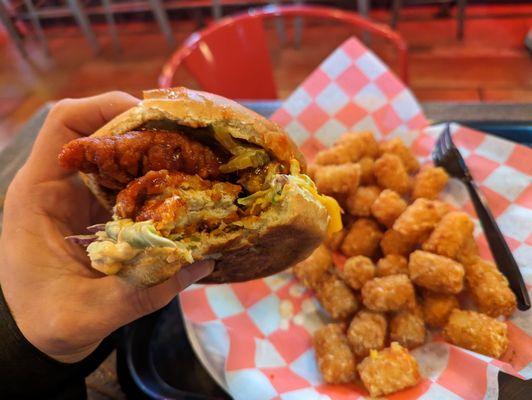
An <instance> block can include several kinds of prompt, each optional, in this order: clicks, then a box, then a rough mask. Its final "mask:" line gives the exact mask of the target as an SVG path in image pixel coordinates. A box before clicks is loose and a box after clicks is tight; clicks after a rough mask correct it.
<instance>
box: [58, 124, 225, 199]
mask: <svg viewBox="0 0 532 400" xmlns="http://www.w3.org/2000/svg"><path fill="white" fill-rule="evenodd" d="M221 158H222V157H221V155H220V154H216V153H215V152H214V151H213V150H212V149H211V148H209V147H207V146H205V145H203V144H201V143H199V142H197V141H195V140H193V139H190V138H189V137H187V136H185V135H184V134H182V133H179V132H168V131H132V132H129V133H126V134H124V135H117V136H106V137H85V138H80V139H76V140H73V141H72V142H70V143H68V144H66V145H65V146H64V147H63V150H62V151H61V154H60V155H59V163H60V164H61V166H62V167H64V168H68V169H76V170H79V171H81V172H85V173H97V175H98V180H99V183H100V184H101V185H102V186H104V187H106V188H108V189H114V190H120V189H123V188H124V187H126V185H127V184H128V183H129V182H130V181H131V180H132V179H134V178H137V177H139V176H142V175H144V174H146V172H148V171H158V170H162V169H167V170H169V171H181V172H185V173H187V174H198V175H199V176H200V177H202V178H216V177H217V176H218V175H219V167H220V165H221V164H222V162H223V161H222V159H221Z"/></svg>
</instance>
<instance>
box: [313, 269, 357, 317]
mask: <svg viewBox="0 0 532 400" xmlns="http://www.w3.org/2000/svg"><path fill="white" fill-rule="evenodd" d="M315 291H316V297H317V298H318V300H319V301H320V303H321V305H322V306H323V308H324V309H325V310H326V311H327V312H328V313H329V314H331V317H333V318H334V319H340V320H343V319H346V318H348V317H350V316H351V315H353V314H354V313H355V311H356V310H357V308H358V301H357V299H356V297H355V294H354V293H353V291H352V290H351V289H350V288H349V286H347V285H346V284H345V283H344V281H342V280H341V279H340V278H338V277H337V276H335V275H332V274H330V273H326V274H325V275H324V276H323V277H322V279H321V280H320V282H319V283H318V285H317V287H316V289H315Z"/></svg>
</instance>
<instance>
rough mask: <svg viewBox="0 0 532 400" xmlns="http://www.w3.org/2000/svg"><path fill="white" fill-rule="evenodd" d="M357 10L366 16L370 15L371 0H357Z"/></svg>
mask: <svg viewBox="0 0 532 400" xmlns="http://www.w3.org/2000/svg"><path fill="white" fill-rule="evenodd" d="M357 12H358V13H359V14H360V15H361V16H362V17H364V18H368V17H369V0H357Z"/></svg>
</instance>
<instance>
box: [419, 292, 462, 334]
mask: <svg viewBox="0 0 532 400" xmlns="http://www.w3.org/2000/svg"><path fill="white" fill-rule="evenodd" d="M455 308H460V304H459V303H458V299H457V298H456V296H454V295H452V294H441V293H434V292H431V291H428V290H426V291H425V292H424V293H423V301H422V310H423V319H424V320H425V323H426V324H427V325H428V326H430V327H431V328H443V327H444V326H445V324H446V323H447V321H448V320H449V316H450V315H451V312H452V311H453V310H454V309H455Z"/></svg>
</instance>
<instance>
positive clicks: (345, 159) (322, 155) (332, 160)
mask: <svg viewBox="0 0 532 400" xmlns="http://www.w3.org/2000/svg"><path fill="white" fill-rule="evenodd" d="M359 158H360V156H358V157H357V155H356V154H352V153H351V151H350V149H349V148H347V147H346V146H334V147H330V148H328V149H324V150H321V151H320V152H318V154H316V159H315V160H314V162H315V163H316V164H318V165H339V164H345V163H350V162H356V161H358V159H359Z"/></svg>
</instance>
